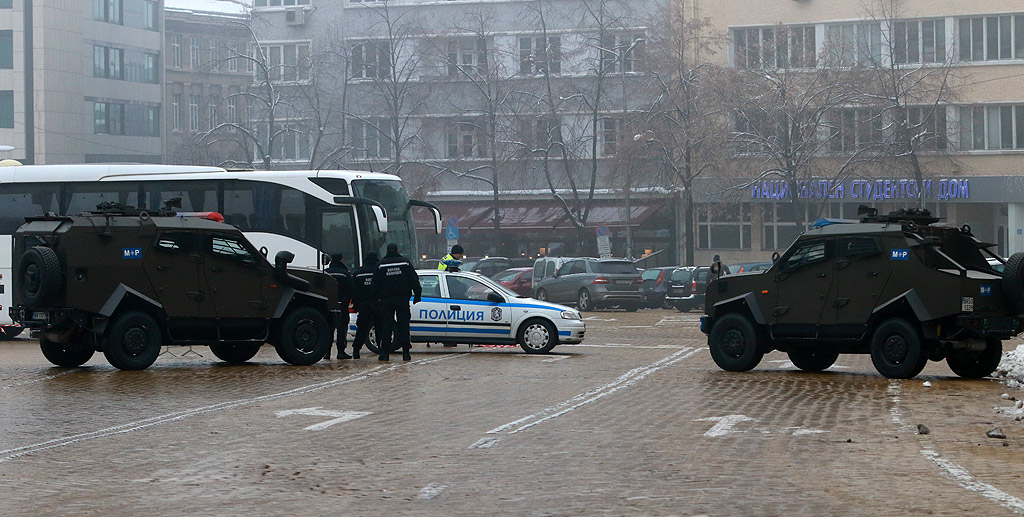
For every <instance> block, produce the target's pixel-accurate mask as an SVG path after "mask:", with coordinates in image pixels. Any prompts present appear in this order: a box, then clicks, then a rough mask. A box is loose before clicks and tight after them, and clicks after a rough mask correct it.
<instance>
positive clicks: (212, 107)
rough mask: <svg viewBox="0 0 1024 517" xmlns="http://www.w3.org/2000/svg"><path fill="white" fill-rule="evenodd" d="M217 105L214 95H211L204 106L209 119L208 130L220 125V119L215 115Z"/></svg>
mask: <svg viewBox="0 0 1024 517" xmlns="http://www.w3.org/2000/svg"><path fill="white" fill-rule="evenodd" d="M218 103H219V101H218V99H217V96H216V95H211V96H210V100H209V101H208V102H207V104H206V114H207V118H209V119H210V126H209V128H210V130H211V131H213V128H215V127H217V126H218V125H219V124H220V117H219V116H218V114H217V104H218Z"/></svg>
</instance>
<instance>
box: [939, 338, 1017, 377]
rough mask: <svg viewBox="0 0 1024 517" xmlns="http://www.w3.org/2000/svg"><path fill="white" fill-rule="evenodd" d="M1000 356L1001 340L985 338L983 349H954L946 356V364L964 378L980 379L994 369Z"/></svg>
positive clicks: (1001, 356)
mask: <svg viewBox="0 0 1024 517" xmlns="http://www.w3.org/2000/svg"><path fill="white" fill-rule="evenodd" d="M1002 358H1003V342H1002V341H1000V340H998V339H986V340H985V349H984V350H982V351H980V352H978V351H972V350H954V351H952V352H950V353H949V355H948V356H946V364H948V365H949V369H950V370H953V373H955V374H957V375H959V376H961V377H963V378H965V379H980V378H982V377H987V376H989V375H991V374H992V372H994V371H996V367H997V366H999V361H1000V360H1001V359H1002Z"/></svg>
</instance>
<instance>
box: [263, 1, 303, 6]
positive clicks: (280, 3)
mask: <svg viewBox="0 0 1024 517" xmlns="http://www.w3.org/2000/svg"><path fill="white" fill-rule="evenodd" d="M289 5H309V0H256V1H255V2H253V7H284V6H289Z"/></svg>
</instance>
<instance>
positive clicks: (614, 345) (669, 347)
mask: <svg viewBox="0 0 1024 517" xmlns="http://www.w3.org/2000/svg"><path fill="white" fill-rule="evenodd" d="M559 346H561V347H567V346H585V347H591V348H644V349H652V350H678V349H683V350H689V349H690V348H693V347H689V346H686V345H631V344H629V343H607V344H604V345H585V344H582V343H579V344H575V345H559Z"/></svg>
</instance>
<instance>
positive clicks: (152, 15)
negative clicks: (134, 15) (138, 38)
mask: <svg viewBox="0 0 1024 517" xmlns="http://www.w3.org/2000/svg"><path fill="white" fill-rule="evenodd" d="M145 6H146V7H145V12H144V15H145V18H146V19H145V24H146V25H145V26H146V29H149V30H151V31H155V30H160V7H159V5H158V4H157V2H155V1H154V0H146V2H145Z"/></svg>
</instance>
